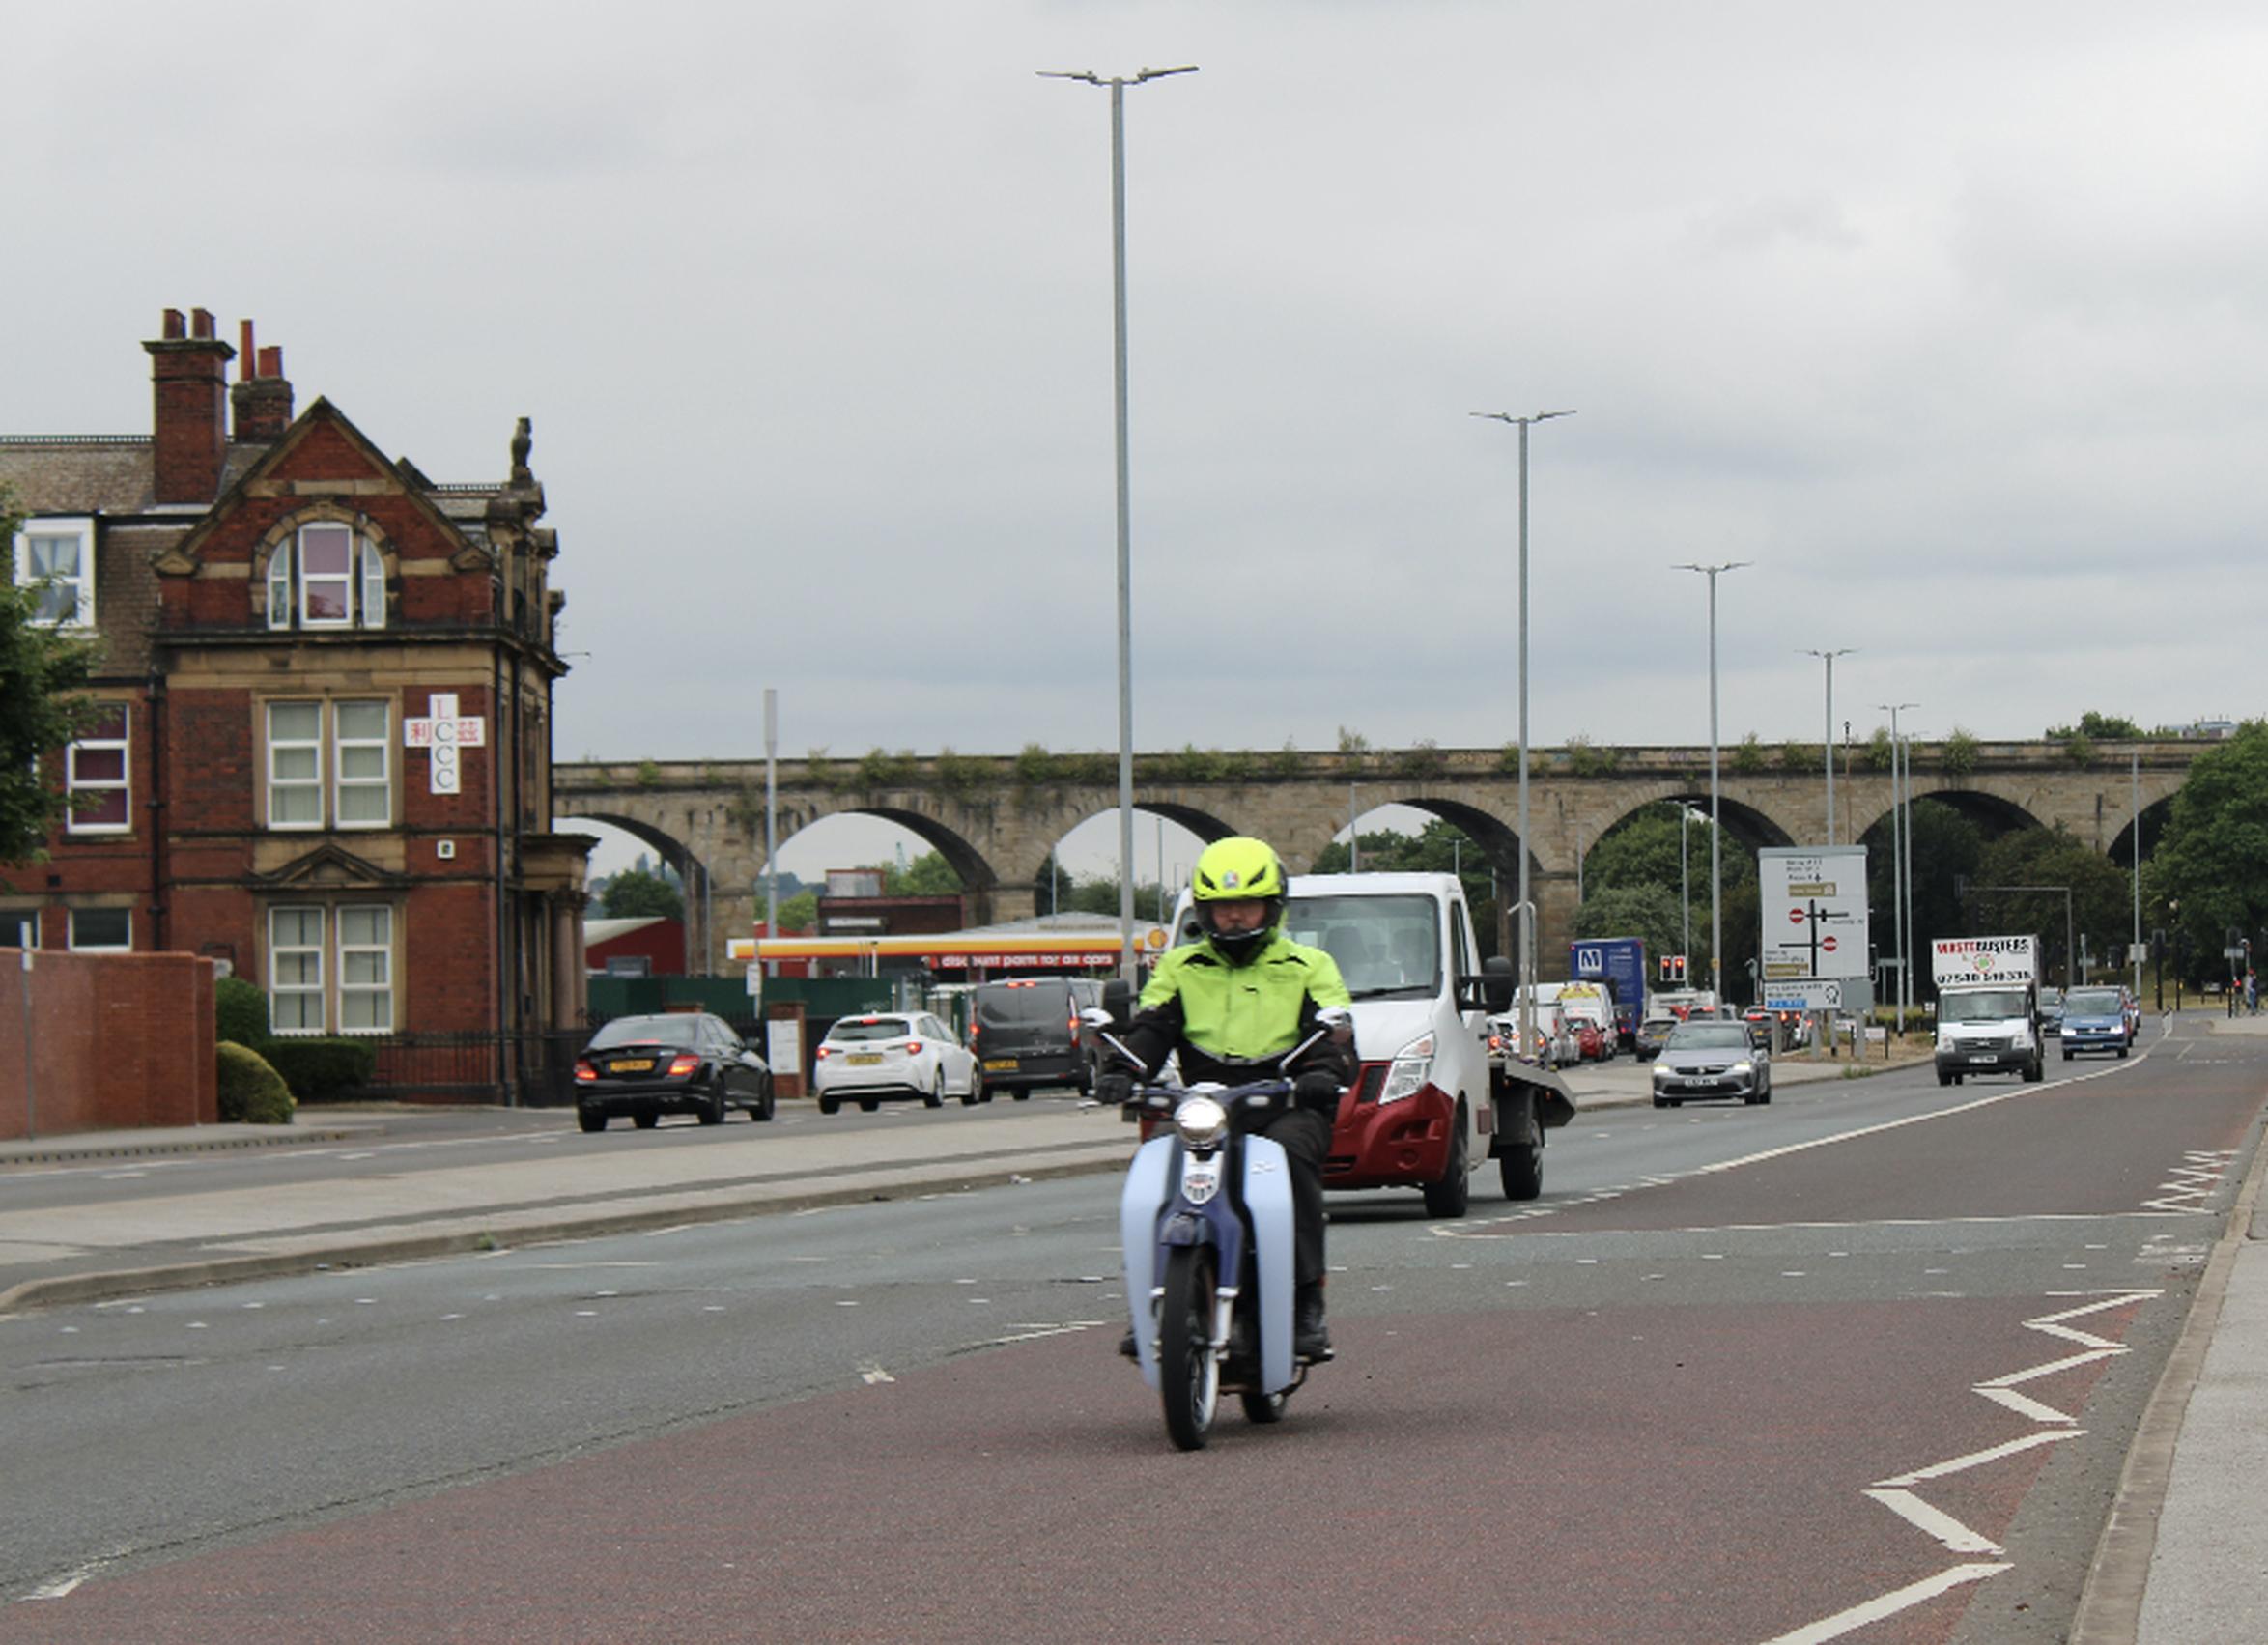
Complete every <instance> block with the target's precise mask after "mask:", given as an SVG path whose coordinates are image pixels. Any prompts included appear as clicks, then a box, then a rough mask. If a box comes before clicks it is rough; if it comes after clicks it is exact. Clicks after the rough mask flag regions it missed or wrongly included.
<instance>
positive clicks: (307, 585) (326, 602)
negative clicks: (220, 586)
mask: <svg viewBox="0 0 2268 1645" xmlns="http://www.w3.org/2000/svg"><path fill="white" fill-rule="evenodd" d="M268 626H269V628H383V627H385V560H384V558H383V556H382V555H381V554H380V553H379V552H378V545H377V544H376V543H373V542H372V541H370V539H369V538H367V537H365V536H363V535H362V534H361V533H359V532H358V531H356V530H354V527H352V526H350V525H340V524H339V523H338V522H336V521H330V520H326V521H321V522H318V523H316V524H314V525H302V526H300V527H299V528H298V530H297V531H295V532H294V533H293V534H292V535H291V536H290V537H289V538H287V539H286V540H285V541H283V542H281V543H278V544H277V545H276V547H275V553H273V554H271V555H269V561H268Z"/></svg>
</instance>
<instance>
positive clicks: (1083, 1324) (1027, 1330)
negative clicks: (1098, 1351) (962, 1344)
mask: <svg viewBox="0 0 2268 1645" xmlns="http://www.w3.org/2000/svg"><path fill="white" fill-rule="evenodd" d="M1119 1322H1120V1324H1124V1323H1125V1320H1124V1319H1123V1318H1121V1319H1120V1321H1119ZM1104 1323H1106V1321H1104V1320H1101V1319H1073V1320H1071V1321H1070V1322H1069V1323H1068V1324H1063V1325H1028V1326H1025V1327H1023V1328H1022V1329H1020V1330H1018V1331H1017V1332H1016V1333H1015V1334H1014V1335H1012V1336H1006V1337H993V1338H991V1339H990V1340H988V1341H987V1342H986V1343H985V1345H984V1346H985V1347H1007V1346H1008V1345H1009V1344H1010V1343H1031V1342H1037V1341H1038V1340H1039V1339H1040V1338H1042V1337H1067V1336H1071V1335H1074V1334H1075V1333H1077V1332H1080V1331H1088V1330H1092V1329H1093V1328H1094V1327H1095V1326H1097V1325H1100V1324H1104Z"/></svg>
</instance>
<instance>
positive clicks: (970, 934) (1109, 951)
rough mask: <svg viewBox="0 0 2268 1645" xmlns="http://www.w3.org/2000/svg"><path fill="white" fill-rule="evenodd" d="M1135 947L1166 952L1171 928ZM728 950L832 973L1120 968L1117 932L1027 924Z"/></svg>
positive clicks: (741, 945) (1158, 929)
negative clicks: (854, 966) (843, 968)
mask: <svg viewBox="0 0 2268 1645" xmlns="http://www.w3.org/2000/svg"><path fill="white" fill-rule="evenodd" d="M1134 945H1135V947H1136V948H1137V949H1139V950H1141V951H1142V952H1143V953H1144V954H1145V955H1154V954H1157V953H1160V952H1163V951H1164V950H1165V947H1166V929H1165V927H1164V926H1163V925H1159V924H1155V923H1149V922H1136V924H1135V927H1134ZM726 951H727V953H728V954H729V955H730V956H731V958H732V959H734V960H735V961H755V962H758V963H762V962H768V961H772V960H781V961H798V960H801V961H806V962H811V963H814V964H817V965H830V962H832V965H831V968H832V967H833V966H840V965H841V964H842V963H843V962H844V961H846V960H847V961H852V962H856V963H858V964H859V966H860V969H862V970H867V969H875V970H879V969H890V970H897V969H901V968H904V967H906V966H916V965H918V966H921V968H923V969H924V970H927V971H1093V970H1097V969H1099V968H1102V967H1106V966H1113V965H1116V964H1118V962H1119V928H1118V926H1117V925H1116V924H1111V925H1094V924H1089V923H1085V922H1080V923H1076V924H1074V923H1071V922H1061V923H1058V922H1052V921H1049V920H1046V919H1042V920H1026V921H1018V922H1014V923H1011V924H1006V925H985V926H979V927H978V928H976V929H974V930H968V931H942V932H926V933H913V934H909V935H906V936H897V937H885V936H870V937H868V936H836V937H765V938H761V939H759V938H755V937H734V938H732V939H731V941H730V943H729V944H728V945H727V949H726ZM885 962H893V963H888V964H886V963H885Z"/></svg>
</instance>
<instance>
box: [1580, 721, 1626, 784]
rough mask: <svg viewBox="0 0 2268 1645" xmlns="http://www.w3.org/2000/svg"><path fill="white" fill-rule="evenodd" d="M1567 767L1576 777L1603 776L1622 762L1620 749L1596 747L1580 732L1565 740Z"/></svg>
mask: <svg viewBox="0 0 2268 1645" xmlns="http://www.w3.org/2000/svg"><path fill="white" fill-rule="evenodd" d="M1566 758H1567V769H1568V770H1570V771H1572V772H1573V773H1574V774H1575V775H1576V776H1577V777H1604V776H1605V775H1606V774H1607V773H1608V772H1611V771H1612V770H1613V769H1614V768H1615V767H1616V766H1618V765H1620V764H1621V763H1622V751H1621V750H1620V749H1602V748H1599V747H1596V746H1595V745H1594V744H1593V743H1592V741H1591V739H1590V738H1589V737H1587V736H1585V735H1583V734H1582V733H1581V732H1579V731H1578V732H1576V733H1575V735H1573V736H1572V737H1570V738H1569V739H1568V740H1567V755H1566Z"/></svg>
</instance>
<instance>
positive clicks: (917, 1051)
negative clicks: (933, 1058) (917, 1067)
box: [906, 1039, 921, 1057]
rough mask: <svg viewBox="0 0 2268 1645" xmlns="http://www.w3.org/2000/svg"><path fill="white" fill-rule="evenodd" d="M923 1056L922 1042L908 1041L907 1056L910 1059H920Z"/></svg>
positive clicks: (917, 1040)
mask: <svg viewBox="0 0 2268 1645" xmlns="http://www.w3.org/2000/svg"><path fill="white" fill-rule="evenodd" d="M906 1055H907V1056H909V1057H919V1056H920V1055H921V1041H920V1040H919V1039H909V1040H907V1041H906Z"/></svg>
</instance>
